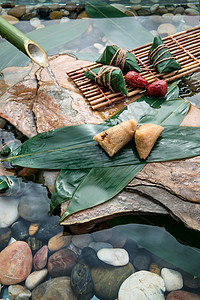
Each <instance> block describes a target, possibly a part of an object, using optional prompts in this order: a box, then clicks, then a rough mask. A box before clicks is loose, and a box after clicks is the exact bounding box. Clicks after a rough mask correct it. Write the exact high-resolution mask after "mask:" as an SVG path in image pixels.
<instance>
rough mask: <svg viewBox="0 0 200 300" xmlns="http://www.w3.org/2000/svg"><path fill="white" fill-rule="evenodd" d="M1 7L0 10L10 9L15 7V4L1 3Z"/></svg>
mask: <svg viewBox="0 0 200 300" xmlns="http://www.w3.org/2000/svg"><path fill="white" fill-rule="evenodd" d="M1 7H2V8H12V7H15V4H14V3H12V2H6V3H2V4H1Z"/></svg>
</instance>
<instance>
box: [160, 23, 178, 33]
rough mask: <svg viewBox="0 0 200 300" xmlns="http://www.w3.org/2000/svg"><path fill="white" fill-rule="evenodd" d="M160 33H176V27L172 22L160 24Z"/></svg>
mask: <svg viewBox="0 0 200 300" xmlns="http://www.w3.org/2000/svg"><path fill="white" fill-rule="evenodd" d="M157 31H158V34H163V33H167V34H168V35H171V34H174V33H176V27H175V26H174V25H172V24H170V23H163V24H161V25H159V26H158V29H157Z"/></svg>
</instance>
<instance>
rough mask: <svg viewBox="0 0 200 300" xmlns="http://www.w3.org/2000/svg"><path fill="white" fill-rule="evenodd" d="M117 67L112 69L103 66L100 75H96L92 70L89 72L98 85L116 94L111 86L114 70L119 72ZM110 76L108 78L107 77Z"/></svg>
mask: <svg viewBox="0 0 200 300" xmlns="http://www.w3.org/2000/svg"><path fill="white" fill-rule="evenodd" d="M117 69H118V68H117V67H111V66H102V67H101V68H100V70H99V72H98V74H95V73H94V72H93V71H92V70H91V69H88V72H90V73H91V74H92V75H93V76H94V80H95V82H96V83H97V84H98V85H102V84H103V85H105V86H107V87H108V88H109V89H110V90H111V91H112V92H114V89H113V88H112V85H111V76H112V72H113V71H114V70H117ZM107 74H108V77H106V75H107Z"/></svg>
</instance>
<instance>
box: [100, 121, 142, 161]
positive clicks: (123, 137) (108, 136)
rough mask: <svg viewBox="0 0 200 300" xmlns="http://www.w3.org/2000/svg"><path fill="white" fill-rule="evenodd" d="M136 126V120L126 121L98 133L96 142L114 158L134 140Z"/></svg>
mask: <svg viewBox="0 0 200 300" xmlns="http://www.w3.org/2000/svg"><path fill="white" fill-rule="evenodd" d="M136 126H137V122H136V120H135V119H131V120H128V121H124V122H122V123H120V124H118V125H115V126H113V127H110V128H108V129H106V130H104V131H102V132H100V133H98V134H97V135H96V136H95V137H94V140H95V141H97V142H98V143H99V145H100V146H101V147H102V148H103V149H104V150H105V151H106V152H107V153H108V155H109V156H110V157H112V156H113V155H114V154H115V153H116V152H117V151H119V150H120V149H121V148H122V147H123V146H125V145H126V144H127V143H129V142H130V141H131V140H132V139H133V137H134V134H135V130H136Z"/></svg>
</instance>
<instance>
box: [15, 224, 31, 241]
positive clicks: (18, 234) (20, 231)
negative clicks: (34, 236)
mask: <svg viewBox="0 0 200 300" xmlns="http://www.w3.org/2000/svg"><path fill="white" fill-rule="evenodd" d="M11 230H12V237H14V238H15V239H16V240H17V241H25V240H26V239H27V238H28V236H29V232H28V225H27V224H26V223H25V222H23V221H17V222H15V223H13V224H12V226H11Z"/></svg>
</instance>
